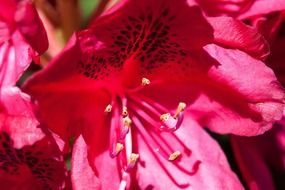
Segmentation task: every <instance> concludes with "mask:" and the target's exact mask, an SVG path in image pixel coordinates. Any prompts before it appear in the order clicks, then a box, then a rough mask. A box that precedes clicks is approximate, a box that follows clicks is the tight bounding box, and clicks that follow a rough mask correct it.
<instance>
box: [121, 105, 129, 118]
mask: <svg viewBox="0 0 285 190" xmlns="http://www.w3.org/2000/svg"><path fill="white" fill-rule="evenodd" d="M128 115H129V113H128V109H127V107H126V106H123V111H122V116H123V117H127V116H128Z"/></svg>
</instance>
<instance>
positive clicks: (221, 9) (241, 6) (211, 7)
mask: <svg viewBox="0 0 285 190" xmlns="http://www.w3.org/2000/svg"><path fill="white" fill-rule="evenodd" d="M189 1H193V0H189ZM254 1H256V0H238V1H237V0H227V1H225V0H196V2H197V3H198V4H199V6H200V7H201V8H202V9H203V11H204V12H205V13H206V14H207V15H208V16H224V15H228V16H231V17H236V16H237V15H239V14H240V13H242V12H244V11H246V10H247V9H248V8H249V7H250V6H251V5H252V4H253V3H254ZM257 1H258V0H257Z"/></svg>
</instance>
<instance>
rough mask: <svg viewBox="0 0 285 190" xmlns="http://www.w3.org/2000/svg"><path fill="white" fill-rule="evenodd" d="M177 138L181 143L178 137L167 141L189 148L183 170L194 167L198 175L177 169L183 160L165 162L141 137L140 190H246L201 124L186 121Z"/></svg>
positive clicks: (139, 138)
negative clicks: (177, 165)
mask: <svg viewBox="0 0 285 190" xmlns="http://www.w3.org/2000/svg"><path fill="white" fill-rule="evenodd" d="M187 118H189V117H187ZM174 136H176V138H177V139H179V142H178V141H177V139H176V138H172V139H165V141H166V142H167V143H169V144H170V146H171V147H173V146H175V144H177V143H182V144H184V146H185V148H184V149H182V150H180V151H181V158H182V160H183V159H184V160H187V162H184V163H183V164H182V167H183V168H185V169H186V170H191V168H192V170H193V171H194V172H193V173H192V174H187V173H184V172H183V171H182V170H180V169H179V168H177V167H176V166H175V162H180V161H179V158H177V160H175V161H174V163H171V162H170V161H167V160H165V159H163V158H162V157H161V156H160V155H159V154H158V153H156V152H155V148H156V147H155V146H151V145H149V143H150V142H148V141H145V140H144V138H142V137H141V136H138V142H137V144H138V151H139V153H140V158H139V163H138V164H137V166H138V167H137V174H136V176H137V182H136V183H138V184H137V185H138V186H139V187H136V188H137V189H148V188H153V189H182V188H187V187H188V188H191V189H213V190H215V189H217V190H220V189H243V187H242V185H241V183H240V182H239V180H238V178H237V177H236V175H235V174H234V173H233V172H232V171H231V169H230V166H229V164H228V163H227V160H226V157H225V156H224V154H223V152H222V150H221V149H220V147H219V145H218V144H217V143H216V142H215V141H214V140H213V139H211V137H210V136H209V135H208V134H207V133H206V132H205V131H203V129H202V128H201V127H200V126H199V125H197V123H195V122H193V121H191V120H186V121H185V122H184V125H183V126H182V127H181V128H179V129H178V130H177V131H176V132H175V135H174ZM187 150H188V151H189V150H191V152H188V151H187ZM156 154H158V155H156ZM182 160H181V161H182ZM166 171H168V172H169V173H166ZM170 177H171V178H170ZM162 182H163V183H162Z"/></svg>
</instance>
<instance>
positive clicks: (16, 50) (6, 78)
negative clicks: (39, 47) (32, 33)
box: [0, 31, 34, 87]
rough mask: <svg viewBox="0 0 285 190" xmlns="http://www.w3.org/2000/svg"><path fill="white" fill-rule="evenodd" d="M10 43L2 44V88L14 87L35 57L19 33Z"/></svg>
mask: <svg viewBox="0 0 285 190" xmlns="http://www.w3.org/2000/svg"><path fill="white" fill-rule="evenodd" d="M11 38H12V39H11V41H10V42H5V43H2V44H0V81H1V82H0V86H1V87H4V86H13V85H15V83H16V81H17V80H18V79H19V77H20V75H21V74H22V73H23V71H24V70H25V69H26V68H27V67H28V66H29V64H30V63H31V61H32V58H33V56H34V53H33V51H32V49H31V48H30V46H29V45H28V44H27V43H26V42H25V40H24V39H23V37H22V36H21V34H20V33H19V32H17V31H16V32H14V33H13V35H12V37H11Z"/></svg>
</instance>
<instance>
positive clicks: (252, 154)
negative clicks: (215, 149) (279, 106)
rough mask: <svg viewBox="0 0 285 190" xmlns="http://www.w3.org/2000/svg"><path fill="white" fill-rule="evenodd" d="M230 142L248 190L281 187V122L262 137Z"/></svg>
mask: <svg viewBox="0 0 285 190" xmlns="http://www.w3.org/2000/svg"><path fill="white" fill-rule="evenodd" d="M231 140H232V141H231V142H232V146H233V150H234V154H235V157H236V159H237V162H238V165H239V167H240V170H241V173H242V176H243V177H244V179H245V181H246V183H247V185H248V187H249V189H252V190H255V189H256V190H274V189H276V188H277V186H275V185H277V184H278V187H279V188H281V187H284V186H285V184H284V181H283V180H282V177H281V176H284V174H285V172H284V171H285V165H284V163H285V154H284V152H285V141H284V140H285V122H284V119H283V121H282V122H280V123H277V124H276V125H275V126H274V128H273V129H272V130H270V131H269V132H267V133H265V134H264V135H261V136H257V137H251V138H245V137H236V136H233V137H232V139H231ZM277 176H280V177H281V178H278V177H277ZM276 177H277V178H276ZM276 183H277V184H276Z"/></svg>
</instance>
